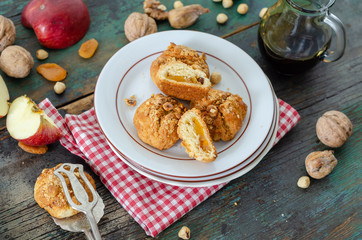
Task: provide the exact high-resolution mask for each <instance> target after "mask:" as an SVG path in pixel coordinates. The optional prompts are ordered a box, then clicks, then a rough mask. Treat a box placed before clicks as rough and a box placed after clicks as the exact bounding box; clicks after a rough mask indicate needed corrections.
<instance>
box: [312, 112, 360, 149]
mask: <svg viewBox="0 0 362 240" xmlns="http://www.w3.org/2000/svg"><path fill="white" fill-rule="evenodd" d="M352 130H353V125H352V122H351V121H350V120H349V118H348V117H347V116H346V115H345V114H344V113H342V112H339V111H328V112H326V113H324V114H323V115H322V116H321V117H320V118H319V119H318V121H317V124H316V132H317V136H318V138H319V140H320V141H321V142H322V143H323V144H325V145H327V146H329V147H333V148H337V147H340V146H342V145H343V144H344V143H345V142H346V141H347V139H348V138H349V137H350V136H351V135H352Z"/></svg>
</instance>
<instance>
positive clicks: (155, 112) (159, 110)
mask: <svg viewBox="0 0 362 240" xmlns="http://www.w3.org/2000/svg"><path fill="white" fill-rule="evenodd" d="M185 111H186V107H185V106H184V105H183V104H182V103H180V102H179V101H177V100H176V99H174V98H172V97H169V96H165V95H163V94H161V93H159V94H152V96H151V98H149V99H147V100H146V101H145V102H143V103H142V104H141V105H140V106H139V107H138V108H137V110H136V113H135V115H134V117H133V123H134V125H135V127H136V129H137V134H138V136H139V138H140V139H141V140H142V141H143V142H144V143H146V144H148V145H151V146H153V147H155V148H157V149H160V150H165V149H168V148H170V147H172V146H173V145H174V144H175V143H176V142H177V140H178V139H179V136H178V135H177V124H178V121H179V119H180V118H181V116H182V114H183V113H184V112H185Z"/></svg>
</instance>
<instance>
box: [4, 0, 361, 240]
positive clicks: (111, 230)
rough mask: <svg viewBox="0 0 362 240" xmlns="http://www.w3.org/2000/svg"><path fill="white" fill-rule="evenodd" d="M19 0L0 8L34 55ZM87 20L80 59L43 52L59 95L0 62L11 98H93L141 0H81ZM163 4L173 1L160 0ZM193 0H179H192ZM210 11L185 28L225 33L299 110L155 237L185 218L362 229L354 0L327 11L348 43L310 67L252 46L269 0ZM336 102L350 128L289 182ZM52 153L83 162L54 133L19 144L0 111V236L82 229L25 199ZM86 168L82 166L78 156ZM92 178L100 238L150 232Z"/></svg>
mask: <svg viewBox="0 0 362 240" xmlns="http://www.w3.org/2000/svg"><path fill="white" fill-rule="evenodd" d="M27 2H28V1H26V0H2V1H1V2H0V14H1V15H4V16H6V17H8V18H10V19H11V20H13V22H14V23H15V25H16V30H17V37H16V44H17V45H21V46H23V47H25V48H26V49H28V50H29V51H30V52H31V54H32V55H33V56H35V51H36V50H37V49H39V48H41V46H40V45H39V44H38V42H37V39H36V37H35V34H34V33H33V31H32V30H30V29H25V28H24V27H23V26H22V25H21V22H20V19H21V12H22V9H23V8H24V6H25V5H26V3H27ZM84 2H85V3H86V5H87V6H88V8H89V11H90V15H91V21H92V22H91V26H90V29H89V32H88V33H87V35H86V36H85V37H84V39H83V40H86V39H90V38H95V39H97V40H98V41H99V43H100V45H99V49H98V50H97V53H96V54H95V56H94V57H93V58H91V59H89V60H84V59H81V58H80V57H79V56H78V52H77V51H78V48H79V46H80V44H81V42H82V41H83V40H82V41H81V42H79V43H77V44H75V45H74V46H72V47H69V48H67V49H63V50H48V51H49V54H50V57H49V59H48V60H46V62H55V63H58V64H59V65H61V66H63V67H64V68H65V69H67V70H68V73H69V75H68V77H67V78H66V79H65V80H64V82H65V84H66V85H67V90H66V91H65V93H64V94H62V95H56V94H55V93H54V91H53V83H52V82H49V81H47V80H45V79H44V78H42V77H41V76H40V75H38V74H37V73H36V70H35V69H36V67H37V66H38V65H39V64H40V61H38V60H35V66H34V68H33V70H32V72H31V74H30V75H29V76H28V77H26V78H24V79H12V78H10V77H7V76H6V75H5V74H4V73H3V72H0V74H1V75H2V76H3V78H4V80H5V81H6V84H7V86H8V88H9V91H10V95H11V100H14V99H15V98H16V97H18V96H21V95H23V94H27V95H28V96H29V97H31V98H33V99H34V100H35V101H36V102H39V101H41V100H43V99H44V98H49V99H50V101H51V102H52V103H53V104H54V105H55V106H56V107H57V108H58V109H59V110H60V112H61V113H62V114H65V113H72V114H79V113H81V112H83V111H85V110H88V109H90V108H91V107H92V105H93V93H94V86H95V84H96V80H97V77H98V75H99V73H100V71H101V69H102V67H103V66H104V64H105V63H106V62H107V60H108V59H109V58H110V57H111V56H112V55H113V54H114V53H115V52H116V51H117V50H118V49H120V48H121V47H122V46H124V45H126V44H127V43H128V40H127V39H126V37H125V34H124V28H123V25H124V21H125V20H126V18H127V16H128V15H129V14H130V13H131V12H134V11H138V12H142V11H143V9H142V1H141V0H140V1H112V0H102V1H99V0H85V1H84ZM162 2H163V3H164V4H165V5H166V6H167V7H168V9H171V8H172V5H173V1H162ZM195 2H197V1H195V0H183V3H184V4H185V5H186V4H192V3H195ZM199 2H201V3H202V4H203V5H204V7H208V8H209V9H210V10H211V11H210V13H208V14H205V15H202V16H201V17H200V19H199V20H198V21H197V23H196V24H195V25H193V26H192V27H190V28H188V29H193V30H199V31H204V32H208V33H212V34H215V35H217V36H222V37H225V38H226V39H227V40H228V41H231V42H233V43H235V44H236V45H237V46H239V47H240V48H242V49H243V50H244V51H246V52H247V53H248V54H249V55H250V56H251V57H252V58H254V59H255V61H256V62H257V63H258V64H259V65H260V66H261V67H262V69H263V70H264V71H265V73H266V74H267V75H268V77H269V78H270V80H271V82H272V84H273V87H274V88H275V91H276V94H277V96H278V97H279V98H281V99H283V100H285V101H286V102H288V103H289V104H291V105H292V106H293V107H294V108H296V109H297V110H298V111H299V113H300V115H301V117H302V120H301V121H300V123H299V124H298V125H297V126H296V127H295V128H294V129H292V131H291V132H289V133H288V134H287V135H286V136H285V137H284V138H283V139H282V140H281V141H280V142H279V143H278V144H277V145H276V146H274V147H273V148H272V150H271V151H270V152H269V153H268V154H267V155H266V157H265V158H264V159H263V161H261V163H260V164H259V165H258V166H257V167H256V168H255V169H253V170H252V171H250V172H249V173H247V174H246V175H244V176H242V177H240V178H238V179H235V180H233V181H232V182H230V183H229V184H228V185H226V186H225V187H224V188H223V189H221V190H220V191H218V192H217V193H216V194H214V195H213V196H211V197H210V198H209V199H207V200H206V201H205V202H203V203H202V204H200V205H199V206H198V207H196V208H195V209H193V210H192V211H191V212H189V213H188V214H186V215H185V216H183V217H182V218H181V219H180V220H179V221H177V222H176V223H174V224H173V225H172V226H170V227H169V228H167V229H166V230H164V231H163V232H162V233H161V234H159V235H158V236H157V237H156V239H177V233H178V231H179V229H180V228H181V227H182V226H184V225H186V226H188V227H189V228H190V229H191V236H192V239H361V238H362V235H361V232H362V231H361V226H362V222H361V187H360V186H361V185H360V184H361V176H362V174H361V167H362V166H361V155H362V152H361V149H362V148H361V116H362V114H361V110H362V109H361V100H362V84H361V83H362V81H361V76H362V41H361V29H362V21H361V18H360V13H361V12H362V2H360V1H352V0H351V1H350V0H337V1H336V3H335V5H334V6H333V7H332V9H331V11H332V12H333V13H334V14H335V15H337V16H338V17H339V18H340V19H341V20H342V21H343V22H344V24H345V26H346V32H347V47H346V51H345V54H344V56H343V58H342V59H340V60H339V61H337V62H334V63H328V64H327V63H320V64H319V65H317V66H316V67H315V68H313V69H312V70H310V71H308V72H306V73H304V74H300V75H296V76H292V77H283V76H281V75H278V74H277V73H275V72H274V71H273V69H272V68H270V67H269V66H268V64H267V62H266V61H265V60H264V59H263V58H262V56H261V55H260V53H259V50H258V46H257V42H256V41H257V28H258V26H257V23H258V21H259V16H258V13H259V11H260V9H261V8H263V7H269V6H271V5H272V4H273V2H274V1H272V0H264V1H253V0H245V1H242V2H246V3H247V4H248V5H249V12H248V13H247V14H246V15H245V16H242V15H239V14H238V13H237V12H236V8H237V5H238V4H239V3H240V2H241V1H234V2H235V3H234V6H233V7H232V8H230V9H224V8H223V7H222V6H221V4H220V3H214V2H212V1H211V0H210V1H199ZM220 12H224V13H226V14H228V15H229V21H228V22H227V23H226V24H225V25H219V24H217V23H216V20H215V19H216V15H217V14H218V13H220ZM158 28H159V31H164V30H169V29H171V27H170V26H169V24H168V22H160V23H159V24H158ZM332 109H334V110H339V111H342V112H344V113H345V114H346V115H347V116H348V117H349V118H350V119H351V121H352V122H353V124H354V132H353V134H352V137H351V138H350V139H349V140H348V141H347V142H346V143H345V144H344V145H343V146H342V147H340V148H337V149H335V156H336V158H337V159H338V161H339V162H338V165H337V167H336V168H335V170H334V171H333V172H332V173H331V174H330V175H329V176H327V177H326V178H324V179H322V180H312V181H311V186H310V187H309V188H308V189H306V190H303V189H300V188H298V187H297V184H296V183H297V180H298V178H299V177H300V176H303V175H306V171H305V167H304V159H305V157H306V156H307V155H308V154H309V153H310V152H312V151H319V150H325V149H329V148H328V147H326V146H324V145H323V144H322V143H321V142H320V141H319V140H318V138H317V136H316V133H315V123H316V121H317V119H318V117H320V116H321V115H322V114H323V113H324V112H325V111H327V110H332ZM60 162H69V163H84V162H83V160H82V159H81V158H79V157H77V156H75V155H72V154H71V153H70V152H68V151H67V150H66V149H65V148H64V147H63V146H61V145H60V144H59V143H55V144H52V145H50V147H49V151H48V152H47V153H46V154H44V155H32V154H29V153H26V152H24V151H22V150H21V149H20V148H19V147H18V146H17V141H15V140H14V139H12V138H11V137H10V136H9V133H8V132H7V130H6V127H5V120H4V119H1V120H0V183H1V184H0V206H1V207H0V209H1V210H0V239H84V238H85V237H84V235H83V234H82V233H70V232H66V231H63V230H61V229H60V228H59V227H58V226H56V225H55V224H54V222H53V220H52V219H51V217H50V216H49V215H48V213H46V211H44V210H43V209H41V208H40V207H39V206H38V205H37V204H36V202H35V201H34V199H33V187H34V183H35V181H36V178H37V176H38V175H39V174H40V172H41V170H42V169H43V168H49V167H53V166H55V165H56V164H57V163H60ZM86 170H88V172H89V171H90V168H89V167H88V168H87V166H86ZM92 176H93V177H94V178H95V180H96V185H97V189H98V192H99V194H100V195H101V196H102V198H103V200H104V202H105V205H106V207H105V215H104V217H103V218H102V220H101V221H100V223H99V228H100V231H101V234H102V236H103V238H104V239H150V238H151V237H148V236H146V234H145V233H144V231H143V229H142V228H141V227H140V226H139V225H138V224H137V223H136V222H135V221H134V220H133V219H132V217H131V216H130V215H129V214H128V213H127V212H126V211H125V210H124V209H123V208H122V207H121V206H120V204H119V203H118V202H117V201H116V200H115V198H114V197H113V196H112V195H111V194H110V192H109V191H108V190H107V189H106V188H105V187H104V186H103V185H102V183H101V182H100V180H99V178H98V177H97V176H95V174H93V175H92Z"/></svg>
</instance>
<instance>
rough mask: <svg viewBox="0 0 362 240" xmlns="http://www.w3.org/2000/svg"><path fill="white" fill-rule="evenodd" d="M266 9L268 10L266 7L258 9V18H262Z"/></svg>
mask: <svg viewBox="0 0 362 240" xmlns="http://www.w3.org/2000/svg"><path fill="white" fill-rule="evenodd" d="M266 11H268V8H262V9H261V10H260V12H259V17H260V18H263V17H264V15H265V13H266Z"/></svg>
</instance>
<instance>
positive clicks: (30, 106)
mask: <svg viewBox="0 0 362 240" xmlns="http://www.w3.org/2000/svg"><path fill="white" fill-rule="evenodd" d="M6 128H7V129H8V132H9V133H10V136H11V137H13V138H14V139H16V140H18V141H19V142H22V143H24V144H26V145H30V146H42V145H48V144H50V143H53V142H56V141H58V140H59V139H60V137H61V136H62V133H61V131H60V129H59V128H58V127H57V125H55V123H54V122H53V120H51V119H50V118H49V117H48V116H47V115H46V114H45V113H44V111H43V110H42V109H40V108H39V107H38V106H37V105H36V104H35V102H33V101H32V100H31V99H30V98H28V97H27V96H21V97H18V98H17V99H15V100H14V101H13V102H12V103H11V105H10V109H9V113H8V116H7V118H6Z"/></svg>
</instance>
